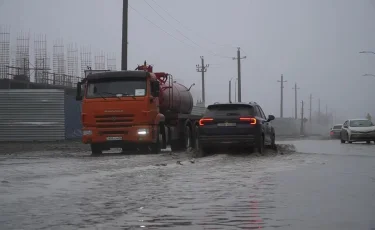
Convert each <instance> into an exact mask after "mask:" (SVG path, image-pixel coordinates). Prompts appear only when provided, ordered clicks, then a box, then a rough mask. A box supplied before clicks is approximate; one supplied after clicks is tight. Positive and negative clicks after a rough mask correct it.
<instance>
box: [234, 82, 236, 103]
mask: <svg viewBox="0 0 375 230" xmlns="http://www.w3.org/2000/svg"><path fill="white" fill-rule="evenodd" d="M234 102H237V78H236V79H235V80H234Z"/></svg>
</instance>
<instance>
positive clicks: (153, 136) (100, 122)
mask: <svg viewBox="0 0 375 230" xmlns="http://www.w3.org/2000/svg"><path fill="white" fill-rule="evenodd" d="M159 93H160V83H159V81H158V80H157V79H156V77H155V75H154V74H153V73H151V72H148V71H144V70H134V71H105V72H96V73H95V72H94V73H91V74H88V75H87V76H86V77H85V78H84V79H83V80H82V81H81V82H79V83H77V95H76V99H77V100H79V101H82V114H81V120H82V125H83V130H82V133H83V137H82V141H83V143H85V144H90V145H91V151H92V154H93V155H99V154H101V153H102V151H103V150H109V149H110V148H122V149H123V150H125V149H129V148H132V149H133V148H134V149H136V148H138V147H139V146H147V147H149V148H153V149H155V148H156V149H157V150H158V149H159V145H160V143H159V142H160V141H159V134H160V131H159V129H158V124H159V123H160V122H161V121H162V120H163V119H164V118H163V117H164V116H163V115H162V114H160V112H159ZM157 150H155V151H157Z"/></svg>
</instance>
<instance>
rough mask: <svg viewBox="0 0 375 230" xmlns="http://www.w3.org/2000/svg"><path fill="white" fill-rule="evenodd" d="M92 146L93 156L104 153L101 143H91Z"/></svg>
mask: <svg viewBox="0 0 375 230" xmlns="http://www.w3.org/2000/svg"><path fill="white" fill-rule="evenodd" d="M90 147H91V155H92V156H100V155H102V153H103V150H102V148H101V146H100V144H90Z"/></svg>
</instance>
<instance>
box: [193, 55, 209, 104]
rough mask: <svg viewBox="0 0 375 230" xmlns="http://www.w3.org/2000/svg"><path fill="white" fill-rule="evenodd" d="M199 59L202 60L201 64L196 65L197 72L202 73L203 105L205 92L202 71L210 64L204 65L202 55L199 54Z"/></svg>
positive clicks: (205, 70)
mask: <svg viewBox="0 0 375 230" xmlns="http://www.w3.org/2000/svg"><path fill="white" fill-rule="evenodd" d="M200 58H201V61H202V65H196V67H197V72H201V73H202V101H203V105H206V92H205V86H204V73H205V72H207V68H208V67H209V66H210V65H208V64H207V65H205V64H204V57H203V56H201V57H200Z"/></svg>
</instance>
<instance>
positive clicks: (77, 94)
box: [76, 82, 82, 101]
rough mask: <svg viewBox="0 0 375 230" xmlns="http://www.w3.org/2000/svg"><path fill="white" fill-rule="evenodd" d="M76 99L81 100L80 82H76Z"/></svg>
mask: <svg viewBox="0 0 375 230" xmlns="http://www.w3.org/2000/svg"><path fill="white" fill-rule="evenodd" d="M76 101H82V83H81V82H78V83H77V88H76Z"/></svg>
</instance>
